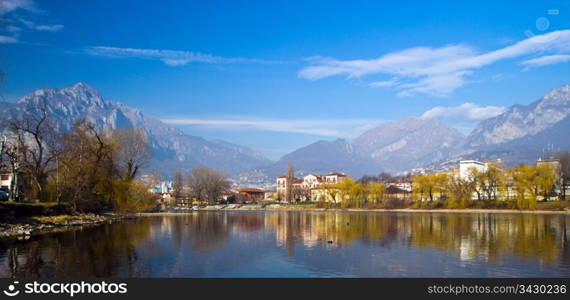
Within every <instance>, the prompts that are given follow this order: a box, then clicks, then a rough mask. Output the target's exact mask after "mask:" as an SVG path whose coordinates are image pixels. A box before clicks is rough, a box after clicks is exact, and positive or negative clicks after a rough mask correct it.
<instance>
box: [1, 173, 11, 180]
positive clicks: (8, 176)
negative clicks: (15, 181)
mask: <svg viewBox="0 0 570 300" xmlns="http://www.w3.org/2000/svg"><path fill="white" fill-rule="evenodd" d="M1 177H2V180H10V175H7V174H4V175H2V176H1Z"/></svg>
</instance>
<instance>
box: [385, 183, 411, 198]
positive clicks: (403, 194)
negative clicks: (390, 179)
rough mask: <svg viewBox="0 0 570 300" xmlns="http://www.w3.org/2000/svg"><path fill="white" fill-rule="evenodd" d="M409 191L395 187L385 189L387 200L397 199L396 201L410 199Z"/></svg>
mask: <svg viewBox="0 0 570 300" xmlns="http://www.w3.org/2000/svg"><path fill="white" fill-rule="evenodd" d="M410 194H411V191H408V190H405V189H402V188H400V187H397V186H395V185H390V186H388V187H387V188H386V198H389V199H398V200H406V199H410Z"/></svg>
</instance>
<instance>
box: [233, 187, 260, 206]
mask: <svg viewBox="0 0 570 300" xmlns="http://www.w3.org/2000/svg"><path fill="white" fill-rule="evenodd" d="M265 192H266V191H265V190H262V189H258V188H251V187H250V188H240V189H238V195H237V198H238V199H237V202H240V203H246V202H259V201H263V200H265Z"/></svg>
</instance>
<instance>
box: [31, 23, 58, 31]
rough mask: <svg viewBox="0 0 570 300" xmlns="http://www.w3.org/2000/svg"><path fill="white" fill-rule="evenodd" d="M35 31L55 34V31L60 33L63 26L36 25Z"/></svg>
mask: <svg viewBox="0 0 570 300" xmlns="http://www.w3.org/2000/svg"><path fill="white" fill-rule="evenodd" d="M35 29H36V30H39V31H51V32H55V31H60V30H62V29H63V25H61V24H54V25H37V26H36V27H35Z"/></svg>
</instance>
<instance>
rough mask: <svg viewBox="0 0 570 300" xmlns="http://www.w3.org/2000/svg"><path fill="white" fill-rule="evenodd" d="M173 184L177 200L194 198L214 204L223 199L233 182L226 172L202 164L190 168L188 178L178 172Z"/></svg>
mask: <svg viewBox="0 0 570 300" xmlns="http://www.w3.org/2000/svg"><path fill="white" fill-rule="evenodd" d="M172 185H173V186H172V189H173V193H172V195H173V196H174V198H175V199H177V200H178V199H183V198H190V199H192V198H194V199H196V200H198V201H200V202H207V203H210V204H212V203H216V202H218V201H219V200H221V197H222V196H223V195H224V194H226V193H227V191H228V190H229V189H230V187H231V182H230V180H229V178H228V176H227V175H226V174H225V173H224V172H222V171H220V170H216V169H213V168H209V167H203V166H200V167H195V168H193V169H192V170H190V172H189V173H188V175H187V176H186V178H184V177H183V175H182V173H181V172H176V174H175V175H174V182H173V184H172ZM185 186H186V187H187V189H185V188H184V187H185Z"/></svg>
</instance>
